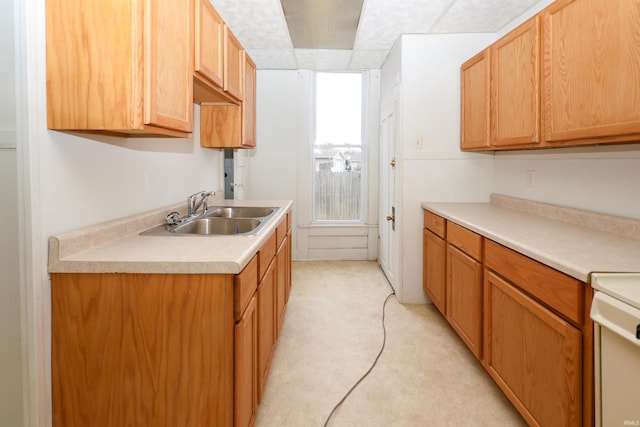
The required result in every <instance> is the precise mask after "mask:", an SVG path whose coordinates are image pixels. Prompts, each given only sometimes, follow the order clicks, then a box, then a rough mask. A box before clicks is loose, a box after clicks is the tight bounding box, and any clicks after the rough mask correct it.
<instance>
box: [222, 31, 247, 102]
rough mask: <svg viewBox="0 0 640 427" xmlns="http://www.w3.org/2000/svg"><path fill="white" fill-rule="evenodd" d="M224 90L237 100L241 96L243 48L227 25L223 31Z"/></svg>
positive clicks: (240, 98)
mask: <svg viewBox="0 0 640 427" xmlns="http://www.w3.org/2000/svg"><path fill="white" fill-rule="evenodd" d="M224 56H225V63H224V90H225V91H226V92H228V93H229V94H230V95H232V96H234V97H236V98H237V99H239V100H242V99H243V98H242V97H243V85H244V82H243V72H244V50H243V49H242V45H241V44H240V42H239V41H238V39H236V38H235V36H234V35H233V33H232V32H231V30H230V29H229V27H227V26H225V31H224Z"/></svg>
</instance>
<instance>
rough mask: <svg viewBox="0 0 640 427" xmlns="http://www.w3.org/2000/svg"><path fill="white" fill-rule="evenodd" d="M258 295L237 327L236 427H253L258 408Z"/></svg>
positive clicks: (253, 298) (235, 375)
mask: <svg viewBox="0 0 640 427" xmlns="http://www.w3.org/2000/svg"><path fill="white" fill-rule="evenodd" d="M257 298H258V296H257V295H254V296H253V297H252V298H251V301H250V302H249V304H248V306H247V308H246V310H245V311H244V314H243V315H242V318H241V319H240V320H239V321H238V322H236V326H235V366H234V402H233V403H234V425H235V426H237V427H239V426H251V425H253V422H254V421H255V416H256V412H257V408H258V312H257V310H256V307H257V302H256V301H257Z"/></svg>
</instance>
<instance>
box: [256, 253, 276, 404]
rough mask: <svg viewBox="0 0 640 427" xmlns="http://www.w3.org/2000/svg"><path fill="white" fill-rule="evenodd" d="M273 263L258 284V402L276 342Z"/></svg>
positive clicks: (265, 381)
mask: <svg viewBox="0 0 640 427" xmlns="http://www.w3.org/2000/svg"><path fill="white" fill-rule="evenodd" d="M275 273H276V271H275V263H274V262H271V264H270V265H269V267H268V268H267V271H266V273H265V274H264V277H263V278H262V280H261V281H260V283H259V284H258V402H260V401H261V400H262V395H263V393H264V386H265V385H266V383H267V375H268V373H269V365H270V364H271V357H272V356H273V350H274V347H275V342H276V325H275V321H276V314H275V307H276V304H275V301H276V300H275V298H276V294H275V286H276V274H275Z"/></svg>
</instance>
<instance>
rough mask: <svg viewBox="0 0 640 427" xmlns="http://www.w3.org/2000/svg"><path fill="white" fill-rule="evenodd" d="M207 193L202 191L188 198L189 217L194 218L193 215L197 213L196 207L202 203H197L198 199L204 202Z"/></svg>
mask: <svg viewBox="0 0 640 427" xmlns="http://www.w3.org/2000/svg"><path fill="white" fill-rule="evenodd" d="M205 194H206V191H204V190H202V191H198V192H197V193H193V194H192V195H190V196H189V197H187V215H189V216H192V215H193V214H195V213H196V209H197V208H196V206H197V205H199V204H200V203H202V202H199V203H196V199H198V198H199V199H200V200H202V198H203V197H204V196H205Z"/></svg>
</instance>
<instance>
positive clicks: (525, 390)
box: [484, 270, 582, 426]
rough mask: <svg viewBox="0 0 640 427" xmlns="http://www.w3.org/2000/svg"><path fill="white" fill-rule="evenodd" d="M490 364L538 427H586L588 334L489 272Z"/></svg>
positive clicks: (494, 375) (496, 377)
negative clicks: (584, 387) (585, 342)
mask: <svg viewBox="0 0 640 427" xmlns="http://www.w3.org/2000/svg"><path fill="white" fill-rule="evenodd" d="M485 307H486V310H485V325H486V328H485V359H484V364H485V367H486V369H487V371H488V372H489V374H490V375H491V377H492V378H493V379H494V380H495V381H496V383H497V384H498V386H500V388H501V389H502V390H503V391H504V393H505V394H506V395H507V396H508V397H509V399H510V400H511V402H512V403H513V404H514V406H515V407H516V408H517V409H518V411H519V412H520V414H521V415H522V416H523V417H524V419H525V420H526V421H527V423H529V425H532V426H581V425H582V334H581V332H580V330H578V329H576V328H575V327H573V326H572V325H571V324H569V323H568V322H567V321H565V320H563V319H562V318H560V317H559V316H557V315H555V314H554V313H553V312H551V311H550V310H548V309H547V308H545V307H544V306H542V305H541V304H539V303H538V302H536V301H535V300H533V299H532V298H530V297H529V296H527V295H526V294H524V293H523V292H521V291H519V290H518V289H517V288H516V287H514V286H513V285H512V284H511V283H509V282H507V281H506V280H504V279H503V278H501V277H500V276H499V275H497V274H496V273H494V272H493V271H490V270H487V271H486V272H485Z"/></svg>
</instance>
